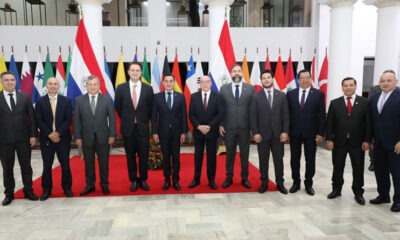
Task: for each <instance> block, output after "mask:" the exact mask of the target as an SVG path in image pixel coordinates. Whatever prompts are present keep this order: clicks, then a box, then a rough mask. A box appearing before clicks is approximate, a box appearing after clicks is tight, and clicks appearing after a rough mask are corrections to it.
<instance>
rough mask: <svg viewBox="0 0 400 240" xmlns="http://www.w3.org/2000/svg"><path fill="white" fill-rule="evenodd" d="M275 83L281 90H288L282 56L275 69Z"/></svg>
mask: <svg viewBox="0 0 400 240" xmlns="http://www.w3.org/2000/svg"><path fill="white" fill-rule="evenodd" d="M275 84H276V86H277V87H278V89H279V90H281V91H285V92H286V80H285V73H284V71H283V63H282V59H281V56H279V57H278V63H277V65H276V69H275Z"/></svg>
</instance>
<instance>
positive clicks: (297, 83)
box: [295, 53, 313, 87]
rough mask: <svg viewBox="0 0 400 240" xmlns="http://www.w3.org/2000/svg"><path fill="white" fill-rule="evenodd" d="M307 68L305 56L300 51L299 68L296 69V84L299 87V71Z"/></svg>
mask: <svg viewBox="0 0 400 240" xmlns="http://www.w3.org/2000/svg"><path fill="white" fill-rule="evenodd" d="M303 69H305V67H304V62H303V57H302V54H301V53H300V57H299V61H298V62H297V69H296V73H295V74H296V86H297V87H299V72H300V71H301V70H303ZM311 86H313V84H311Z"/></svg>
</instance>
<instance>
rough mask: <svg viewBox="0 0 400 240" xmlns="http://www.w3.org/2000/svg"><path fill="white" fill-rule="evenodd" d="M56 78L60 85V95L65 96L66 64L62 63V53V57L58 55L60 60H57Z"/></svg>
mask: <svg viewBox="0 0 400 240" xmlns="http://www.w3.org/2000/svg"><path fill="white" fill-rule="evenodd" d="M56 78H57V80H58V82H59V83H60V90H59V93H60V95H63V96H65V70H64V64H63V61H62V57H61V53H60V55H58V59H57V69H56Z"/></svg>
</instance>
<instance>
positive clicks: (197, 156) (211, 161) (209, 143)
mask: <svg viewBox="0 0 400 240" xmlns="http://www.w3.org/2000/svg"><path fill="white" fill-rule="evenodd" d="M204 146H206V152H207V179H208V182H209V183H210V182H214V180H215V172H216V159H217V137H208V138H206V137H205V136H204V137H200V138H194V180H196V181H198V182H200V178H201V169H202V165H203V157H204Z"/></svg>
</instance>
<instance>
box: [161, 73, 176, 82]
mask: <svg viewBox="0 0 400 240" xmlns="http://www.w3.org/2000/svg"><path fill="white" fill-rule="evenodd" d="M166 77H172V79H174V81H175V76H174V74H172V73H166V74H164V77H163V81H164V80H165V78H166Z"/></svg>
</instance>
